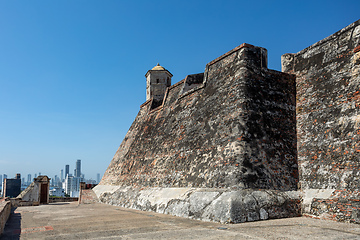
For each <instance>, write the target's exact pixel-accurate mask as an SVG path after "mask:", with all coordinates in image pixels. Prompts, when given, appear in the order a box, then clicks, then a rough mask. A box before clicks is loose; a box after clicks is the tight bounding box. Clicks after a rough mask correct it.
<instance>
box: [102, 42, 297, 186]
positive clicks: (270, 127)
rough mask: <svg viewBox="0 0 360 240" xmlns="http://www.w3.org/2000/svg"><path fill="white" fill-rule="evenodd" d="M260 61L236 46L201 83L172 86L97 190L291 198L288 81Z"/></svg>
mask: <svg viewBox="0 0 360 240" xmlns="http://www.w3.org/2000/svg"><path fill="white" fill-rule="evenodd" d="M264 59H266V50H265V49H263V48H259V47H254V46H251V45H243V46H242V47H239V48H237V49H236V50H234V51H231V52H230V53H228V54H226V55H225V56H222V57H220V58H219V59H216V60H215V61H213V62H211V63H209V64H208V65H207V67H206V71H205V74H204V76H205V79H204V81H203V83H201V84H200V83H199V82H200V81H199V79H201V76H202V74H198V75H195V76H194V75H190V76H188V77H187V78H186V80H187V81H185V80H183V81H181V82H179V83H177V84H175V85H173V86H171V87H170V88H169V89H168V91H167V93H166V94H165V96H166V97H165V98H164V101H163V104H162V106H161V108H159V109H153V110H151V109H150V102H148V103H146V104H144V105H142V107H141V109H140V111H139V114H138V116H137V117H136V119H135V121H134V123H133V124H132V126H131V127H130V130H129V132H128V134H127V135H126V137H125V139H124V141H123V142H122V144H121V146H120V147H119V149H118V151H117V153H116V154H115V156H114V158H113V160H112V162H111V164H110V166H109V167H108V170H107V171H106V173H105V175H104V177H103V179H102V181H101V183H100V184H101V185H119V186H133V187H197V188H199V187H200V188H214V187H215V188H218V187H220V188H228V187H235V188H241V189H242V188H263V189H281V190H295V189H296V188H297V177H298V173H297V164H296V149H295V146H296V141H295V140H296V138H295V137H296V135H295V78H294V77H293V76H292V75H288V74H284V73H280V72H276V71H272V70H268V69H267V68H265V66H266V61H265V60H264ZM190 83H191V84H190ZM184 84H185V85H184ZM193 84H196V85H197V86H196V87H195V88H193V89H196V90H195V91H191V90H193V89H189V85H193ZM184 90H185V92H184ZM188 92H190V93H188ZM187 93H188V94H187Z"/></svg>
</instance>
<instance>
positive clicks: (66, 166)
mask: <svg viewBox="0 0 360 240" xmlns="http://www.w3.org/2000/svg"><path fill="white" fill-rule="evenodd" d="M67 175H69V165H65V178H66V177H67Z"/></svg>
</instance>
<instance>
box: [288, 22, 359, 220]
mask: <svg viewBox="0 0 360 240" xmlns="http://www.w3.org/2000/svg"><path fill="white" fill-rule="evenodd" d="M359 24H360V21H356V22H354V23H353V24H351V25H349V26H347V27H345V28H344V29H342V30H340V31H338V32H337V33H335V34H333V35H331V36H329V37H327V38H325V39H323V40H321V41H319V42H317V43H315V44H313V45H312V46H310V47H308V48H306V49H304V50H302V51H300V52H298V53H296V54H285V55H283V56H282V70H283V71H284V72H287V73H291V74H295V75H296V116H297V146H298V147H297V149H298V164H299V171H300V186H301V190H302V191H303V193H304V200H303V203H304V204H303V211H304V213H307V214H311V215H313V216H317V217H322V218H328V219H335V220H339V221H350V222H358V223H359V222H360V191H359V190H360V92H359V91H360V26H359Z"/></svg>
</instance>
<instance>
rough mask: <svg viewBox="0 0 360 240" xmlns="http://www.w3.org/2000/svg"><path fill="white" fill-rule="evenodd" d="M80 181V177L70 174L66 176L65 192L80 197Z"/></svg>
mask: <svg viewBox="0 0 360 240" xmlns="http://www.w3.org/2000/svg"><path fill="white" fill-rule="evenodd" d="M80 181H81V179H80V178H79V177H75V176H71V175H68V176H66V178H65V193H66V194H68V195H69V196H70V197H79V191H80Z"/></svg>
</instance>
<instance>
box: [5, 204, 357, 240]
mask: <svg viewBox="0 0 360 240" xmlns="http://www.w3.org/2000/svg"><path fill="white" fill-rule="evenodd" d="M0 239H360V225H357V224H347V223H339V222H333V221H325V220H316V219H311V218H306V217H298V218H286V219H276V220H266V221H257V222H247V223H241V224H219V223H214V222H202V221H197V220H191V219H186V218H180V217H174V216H170V215H164V214H158V213H153V212H142V211H137V210H131V209H126V208H121V207H116V206H111V205H105V204H100V203H96V204H82V205H78V204H77V202H73V203H53V204H48V205H40V206H34V207H19V208H17V209H16V210H15V211H14V213H13V214H12V215H11V217H10V219H9V222H8V224H7V226H6V228H5V233H4V235H3V236H2V237H0Z"/></svg>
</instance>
